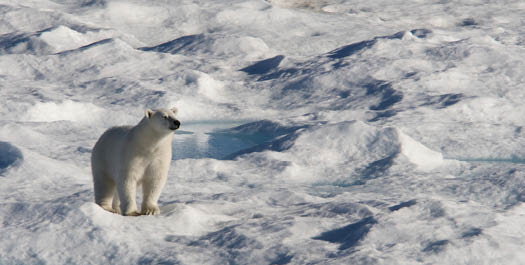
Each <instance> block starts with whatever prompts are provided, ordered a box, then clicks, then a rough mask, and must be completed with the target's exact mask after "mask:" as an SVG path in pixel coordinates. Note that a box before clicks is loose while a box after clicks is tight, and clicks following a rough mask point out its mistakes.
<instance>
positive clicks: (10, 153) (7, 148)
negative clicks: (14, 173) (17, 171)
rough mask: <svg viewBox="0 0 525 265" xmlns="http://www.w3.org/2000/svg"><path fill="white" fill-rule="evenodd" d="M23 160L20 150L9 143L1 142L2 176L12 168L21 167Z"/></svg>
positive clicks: (0, 170)
mask: <svg viewBox="0 0 525 265" xmlns="http://www.w3.org/2000/svg"><path fill="white" fill-rule="evenodd" d="M23 159H24V156H23V154H22V152H21V151H20V149H18V148H17V147H16V146H14V145H12V144H10V143H8V142H2V141H0V175H1V174H3V173H4V172H5V171H7V170H8V169H9V168H10V167H13V166H17V165H19V164H20V163H21V162H22V161H23Z"/></svg>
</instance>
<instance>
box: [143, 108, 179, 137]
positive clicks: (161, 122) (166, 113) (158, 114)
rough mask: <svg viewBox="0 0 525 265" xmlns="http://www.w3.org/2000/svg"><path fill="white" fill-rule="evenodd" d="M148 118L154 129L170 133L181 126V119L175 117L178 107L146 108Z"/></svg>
mask: <svg viewBox="0 0 525 265" xmlns="http://www.w3.org/2000/svg"><path fill="white" fill-rule="evenodd" d="M145 114H146V119H147V121H148V123H149V124H150V125H151V126H152V127H153V129H154V130H155V131H157V132H160V133H168V132H172V131H175V130H177V129H178V128H179V127H180V121H179V120H177V118H175V115H176V114H177V108H171V109H157V110H151V109H146V113H145Z"/></svg>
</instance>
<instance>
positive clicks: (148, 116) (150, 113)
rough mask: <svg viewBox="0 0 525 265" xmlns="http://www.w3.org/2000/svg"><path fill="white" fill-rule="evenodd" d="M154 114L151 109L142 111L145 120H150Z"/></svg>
mask: <svg viewBox="0 0 525 265" xmlns="http://www.w3.org/2000/svg"><path fill="white" fill-rule="evenodd" d="M154 113H155V112H154V111H153V110H151V109H146V111H144V114H145V115H146V118H148V119H149V118H151V116H153V114H154Z"/></svg>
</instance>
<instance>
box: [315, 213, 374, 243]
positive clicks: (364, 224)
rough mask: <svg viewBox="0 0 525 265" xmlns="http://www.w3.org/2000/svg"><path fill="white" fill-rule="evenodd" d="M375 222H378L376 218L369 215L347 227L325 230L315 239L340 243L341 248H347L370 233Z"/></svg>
mask: <svg viewBox="0 0 525 265" xmlns="http://www.w3.org/2000/svg"><path fill="white" fill-rule="evenodd" d="M374 224H377V221H376V219H374V218H373V217H371V216H369V217H366V218H363V219H361V220H360V221H358V222H355V223H353V224H349V225H347V226H345V227H341V228H338V229H335V230H332V231H327V232H323V233H322V234H321V235H319V236H316V237H314V238H313V239H316V240H323V241H328V242H330V243H340V244H341V245H340V246H339V250H345V249H348V248H352V247H354V246H355V245H357V244H358V243H359V241H360V240H361V239H363V238H364V237H365V236H366V235H367V234H368V232H369V231H370V229H371V228H372V226H373V225H374Z"/></svg>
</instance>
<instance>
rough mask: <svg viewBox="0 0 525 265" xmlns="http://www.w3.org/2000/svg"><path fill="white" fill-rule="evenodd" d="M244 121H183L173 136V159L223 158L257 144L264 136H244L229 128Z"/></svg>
mask: <svg viewBox="0 0 525 265" xmlns="http://www.w3.org/2000/svg"><path fill="white" fill-rule="evenodd" d="M243 123H244V122H238V121H236V122H235V121H231V122H230V121H227V122H224V121H222V122H202V121H199V122H183V123H182V125H181V127H180V129H179V130H177V131H176V132H175V135H174V137H173V160H178V159H184V158H215V159H223V158H225V157H227V156H228V155H231V154H233V153H236V152H238V151H241V150H244V149H247V148H250V147H252V146H255V145H257V144H259V143H261V141H263V140H264V139H263V138H265V137H263V138H260V137H258V138H253V137H243V136H242V135H239V134H238V133H232V132H231V131H229V130H228V129H229V128H233V127H236V126H239V125H241V124H243Z"/></svg>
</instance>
